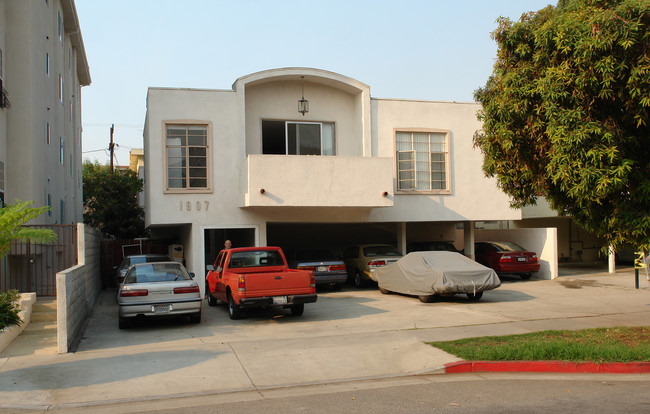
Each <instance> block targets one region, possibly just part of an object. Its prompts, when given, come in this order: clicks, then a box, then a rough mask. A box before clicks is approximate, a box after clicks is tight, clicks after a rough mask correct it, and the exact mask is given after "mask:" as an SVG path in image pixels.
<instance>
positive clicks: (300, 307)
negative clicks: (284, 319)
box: [291, 303, 305, 316]
mask: <svg viewBox="0 0 650 414" xmlns="http://www.w3.org/2000/svg"><path fill="white" fill-rule="evenodd" d="M304 311H305V304H304V303H299V304H297V305H291V314H292V315H293V316H300V315H302V313H303V312H304Z"/></svg>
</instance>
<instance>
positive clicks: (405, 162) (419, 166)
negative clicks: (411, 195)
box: [395, 131, 450, 192]
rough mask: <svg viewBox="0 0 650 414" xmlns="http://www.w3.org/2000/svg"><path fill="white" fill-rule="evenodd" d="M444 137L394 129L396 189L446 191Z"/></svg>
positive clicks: (446, 157) (447, 184)
mask: <svg viewBox="0 0 650 414" xmlns="http://www.w3.org/2000/svg"><path fill="white" fill-rule="evenodd" d="M447 136H448V134H447V133H446V132H399V131H398V132H396V134H395V140H396V151H397V154H396V158H397V190H398V191H436V192H440V191H449V189H450V185H449V177H448V173H447V167H448V164H449V161H448V155H449V152H448V150H447Z"/></svg>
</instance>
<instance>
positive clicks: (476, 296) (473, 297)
mask: <svg viewBox="0 0 650 414" xmlns="http://www.w3.org/2000/svg"><path fill="white" fill-rule="evenodd" d="M481 297H483V292H477V293H468V294H467V299H469V300H471V301H472V302H478V300H479V299H481Z"/></svg>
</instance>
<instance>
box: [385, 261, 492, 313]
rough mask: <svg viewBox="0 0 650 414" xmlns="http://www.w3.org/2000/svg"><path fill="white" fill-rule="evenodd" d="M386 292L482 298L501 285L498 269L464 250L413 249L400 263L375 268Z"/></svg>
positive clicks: (423, 299)
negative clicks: (457, 251) (462, 251)
mask: <svg viewBox="0 0 650 414" xmlns="http://www.w3.org/2000/svg"><path fill="white" fill-rule="evenodd" d="M374 276H375V278H376V280H377V283H378V285H379V289H380V290H381V292H382V293H388V292H397V293H402V294H405V295H414V296H417V297H418V298H419V299H420V300H421V301H422V302H428V301H429V300H430V299H431V297H432V296H435V295H442V296H446V295H453V294H466V295H467V297H468V298H469V299H470V300H478V299H480V298H481V296H483V292H484V291H486V290H490V289H496V288H498V287H499V286H501V280H499V276H497V274H496V272H495V271H494V270H492V269H490V268H489V267H485V266H483V265H481V264H479V263H476V262H475V261H474V260H472V259H469V258H467V257H465V256H463V255H462V254H460V253H454V252H448V251H429V252H413V253H409V254H407V255H406V256H404V257H402V258H401V259H399V260H398V261H397V262H396V263H394V264H392V265H390V266H386V267H382V268H379V269H376V270H375V273H374Z"/></svg>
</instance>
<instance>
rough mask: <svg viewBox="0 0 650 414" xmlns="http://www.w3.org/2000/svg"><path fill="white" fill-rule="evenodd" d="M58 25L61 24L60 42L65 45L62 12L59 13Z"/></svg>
mask: <svg viewBox="0 0 650 414" xmlns="http://www.w3.org/2000/svg"><path fill="white" fill-rule="evenodd" d="M58 23H59V42H61V43H62V44H63V17H61V12H58Z"/></svg>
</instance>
